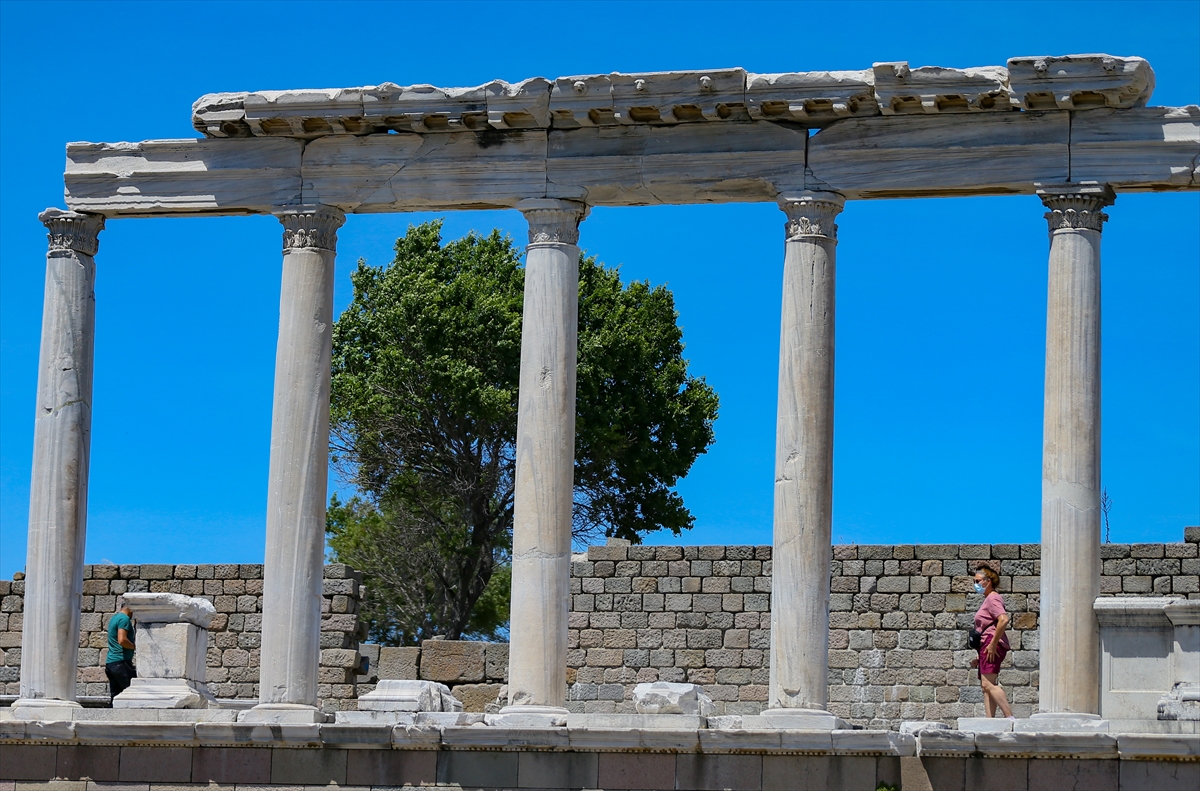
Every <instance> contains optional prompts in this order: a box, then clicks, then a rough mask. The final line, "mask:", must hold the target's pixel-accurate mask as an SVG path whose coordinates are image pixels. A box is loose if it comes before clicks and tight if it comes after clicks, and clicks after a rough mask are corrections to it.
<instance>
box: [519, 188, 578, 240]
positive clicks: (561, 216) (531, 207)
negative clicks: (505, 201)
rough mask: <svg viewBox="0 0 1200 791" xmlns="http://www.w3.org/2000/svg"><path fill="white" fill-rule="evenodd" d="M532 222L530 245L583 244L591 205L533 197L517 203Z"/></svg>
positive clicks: (530, 225)
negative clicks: (581, 229)
mask: <svg viewBox="0 0 1200 791" xmlns="http://www.w3.org/2000/svg"><path fill="white" fill-rule="evenodd" d="M517 209H518V210H520V212H521V213H522V214H524V215H525V219H526V221H528V222H529V243H530V244H579V223H581V222H583V218H584V217H586V216H587V213H588V207H587V206H586V205H584V204H582V203H579V202H578V201H573V200H553V199H531V200H523V201H521V202H520V203H518V204H517Z"/></svg>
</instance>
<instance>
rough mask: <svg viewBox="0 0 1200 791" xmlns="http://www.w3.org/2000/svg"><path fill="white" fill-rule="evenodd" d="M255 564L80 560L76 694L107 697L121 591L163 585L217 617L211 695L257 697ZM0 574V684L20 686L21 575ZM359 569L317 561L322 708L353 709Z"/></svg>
mask: <svg viewBox="0 0 1200 791" xmlns="http://www.w3.org/2000/svg"><path fill="white" fill-rule="evenodd" d="M262 576H263V567H262V565H261V564H246V563H242V564H238V563H227V564H200V565H187V564H181V565H171V564H150V563H146V564H142V565H122V566H85V567H84V572H83V600H82V607H81V610H82V617H81V620H80V635H79V676H78V682H77V686H76V690H77V694H78V695H80V696H81V697H84V698H88V697H91V698H99V697H103V698H107V696H108V680H107V679H106V678H105V675H104V657H105V654H106V652H107V645H108V633H107V629H108V619H109V618H110V617H112V615H113V613H114V612H115V611H116V606H117V597H118V596H119V595H120V594H122V593H125V592H137V591H152V592H158V591H164V592H168V593H182V594H185V595H187V596H198V597H201V598H204V599H208V600H209V601H211V602H212V603H213V606H214V607H216V610H217V615H216V617H214V618H213V622H212V626H211V627H210V628H209V642H208V684H209V689H211V690H212V692H213V694H214V695H216V696H217V697H218V698H239V699H244V700H254V699H257V698H258V663H259V655H258V650H259V642H260V638H261V631H262V590H263V580H262ZM14 577H15V578H14V579H13V580H12V581H11V582H10V581H7V580H0V690H2V691H3V692H4V693H6V694H7V695H16V694H18V692H19V689H20V683H19V682H20V671H21V628H22V623H23V617H24V616H23V610H24V599H25V580H24V575H23V574H19V573H18V574H16V575H14ZM361 583H362V575H361V574H359V573H358V572H357V571H355V570H354V569H352V568H350V567H349V566H346V565H343V564H340V563H334V564H330V565H327V566H325V580H324V593H325V597H324V601H323V603H322V605H321V612H322V615H321V666H320V670H319V673H320V676H319V684H318V687H317V690H318V692H317V694H318V696H319V698H320V703H321V707H322V708H323V709H324V710H326V711H337V710H339V709H353V708H354V707H355V699H356V698H357V690H356V681H357V679H356V676H355V672H356V671H357V670H358V669H359V668H360V666H361V660H360V657H359V652H358V641H359V639H360V638H361V637H365V635H363V634H361V633H360V625H359V620H358V604H359V600H360V599H361V597H362V593H363V590H362V585H361Z"/></svg>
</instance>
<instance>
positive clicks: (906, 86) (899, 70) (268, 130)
mask: <svg viewBox="0 0 1200 791" xmlns="http://www.w3.org/2000/svg"><path fill="white" fill-rule="evenodd" d="M1153 89H1154V71H1153V69H1151V68H1150V64H1149V63H1147V62H1146V61H1145V60H1144V59H1143V58H1136V57H1132V58H1121V57H1114V56H1112V55H1101V54H1094V55H1064V56H1061V57H1052V56H1039V57H1032V58H1011V59H1010V60H1009V61H1008V62H1007V64H1006V66H984V67H979V68H968V69H954V68H945V67H941V66H917V67H913V66H910V65H909V63H908V62H907V61H896V62H889V63H875V64H873V65H872V66H871V68H867V69H862V70H859V71H812V72H786V73H780V74H753V73H750V72H747V71H746V70H745V69H740V68H727V69H712V70H707V71H665V72H643V73H637V74H622V73H619V72H612V73H610V74H589V75H579V76H571V77H558V78H556V79H553V80H547V79H545V78H542V77H532V78H530V79H527V80H523V81H521V82H518V83H508V82H505V81H503V80H493V81H492V82H489V83H486V84H484V85H479V86H476V87H472V88H438V87H434V86H432V85H409V86H402V85H396V84H394V83H383V84H381V85H370V86H365V87H358V88H322V89H317V90H285V91H261V92H241V93H211V94H207V95H205V96H202V97H200V99H198V100H197V101H196V103H195V104H194V105H193V106H192V124H193V126H194V127H195V128H196V130H197V131H199V132H200V133H202V134H204V135H205V136H207V137H298V138H305V139H312V138H316V137H324V136H331V135H372V134H387V133H388V132H389V131H390V132H405V133H411V132H417V133H422V134H424V133H433V134H438V133H444V132H456V131H464V130H469V131H482V130H485V129H548V128H552V127H553V128H556V129H576V128H579V127H588V126H607V125H622V124H626V125H639V124H679V123H696V122H700V123H705V122H710V123H728V122H731V121H734V122H736V121H747V120H752V119H753V120H760V119H765V120H780V121H792V122H799V123H808V122H817V123H820V122H822V121H830V120H835V119H837V118H845V117H851V116H870V115H879V114H881V113H882V114H883V115H931V114H933V115H936V114H963V113H978V112H985V113H987V112H1000V113H1006V112H1012V111H1014V110H1019V109H1026V110H1047V109H1056V110H1078V109H1095V108H1096V107H1111V108H1120V109H1124V108H1129V107H1141V106H1144V105H1145V104H1146V102H1147V100H1148V99H1149V98H1150V94H1151V92H1152V91H1153Z"/></svg>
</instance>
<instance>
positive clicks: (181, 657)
mask: <svg viewBox="0 0 1200 791" xmlns="http://www.w3.org/2000/svg"><path fill="white" fill-rule="evenodd" d="M122 601H124V603H125V604H127V605H128V606H129V609H130V610H131V611H132V612H133V618H134V620H135V621H136V622H137V652H136V654H135V658H134V661H135V662H136V663H137V671H138V675H137V678H135V679H133V681H132V683H131V684H130V685H129V688H128V689H126V690H125V691H124V692H122V693H121V694H120V695H117V696H116V697H115V698H113V702H112V705H113V708H114V709H203V708H207V707H208V706H209V705H212V704H214V703H215V701H214V699H213V696H212V693H211V692H209V691H208V686H207V684H206V680H207V675H208V666H207V661H206V660H207V654H208V625H209V624H210V623H211V622H212V618H213V616H214V615H216V613H217V611H216V608H214V607H213V605H212V602H210V601H208V600H207V599H201V598H196V597H192V596H184V595H182V594H179V593H126V594H125V595H124V596H123V597H122Z"/></svg>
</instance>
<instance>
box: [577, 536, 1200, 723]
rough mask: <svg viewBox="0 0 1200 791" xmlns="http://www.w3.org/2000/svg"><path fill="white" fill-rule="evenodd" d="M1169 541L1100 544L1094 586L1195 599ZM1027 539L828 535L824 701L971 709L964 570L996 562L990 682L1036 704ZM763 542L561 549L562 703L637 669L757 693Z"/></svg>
mask: <svg viewBox="0 0 1200 791" xmlns="http://www.w3.org/2000/svg"><path fill="white" fill-rule="evenodd" d="M1185 539H1186V540H1185V541H1184V542H1183V543H1178V544H1132V545H1131V544H1105V545H1104V546H1103V547H1102V558H1103V569H1102V573H1103V576H1102V577H1101V591H1102V593H1103V594H1106V595H1114V594H1121V595H1134V596H1162V595H1175V596H1181V597H1187V598H1200V557H1198V544H1200V528H1187V530H1186V532H1185ZM1040 555H1041V547H1040V545H1038V544H955V545H921V544H918V545H912V544H905V545H897V546H866V545H862V546H854V545H851V546H835V547H834V548H833V564H832V577H831V579H830V590H831V593H830V614H829V615H830V619H829V627H830V628H829V640H830V650H829V670H830V686H829V699H830V710H831V711H833V712H834V713H835V714H837V715H838V716H841V717H843V718H845V719H847V720H849V721H851V722H853V723H855V724H857V725H863V726H869V727H872V728H893V729H894V728H897V727H898V725H899V723H900V722H901V721H903V720H941V721H944V722H947V723H952V722H953V721H954V719H955V718H957V717H965V716H982V715H983V703H982V700H983V698H982V691H981V689H980V687H979V679H978V676H977V675H976V673H974V672H973V671H971V670H970V668H969V666H968V662H969V661H970V660H971V658H972V657H974V656H975V652H974V651H971V650H970V649H968V648H967V644H966V640H967V629H968V628H970V626H971V624H972V619H973V617H974V613H975V610H976V609H977V608H978V606H979V603H980V598H981V597H980V596H979V595H978V594H975V593H974V592H973V591H972V576H971V575H972V574H973V572H974V569H975V568H976V567H977V565H978V564H981V563H986V564H987V565H989V566H991V567H992V568H994V569H995V570H996V571H997V573H999V574H1000V592H1001V593H1002V594H1003V596H1004V599H1005V604H1006V606H1007V608H1008V611H1009V613H1010V614H1011V616H1012V625H1011V627H1010V631H1009V633H1008V634H1009V640H1010V641H1011V643H1012V648H1013V650H1012V652H1011V653H1010V654H1009V655H1008V657H1007V658H1006V659H1005V662H1004V665H1003V669H1002V671H1001V673H1000V681H1001V683H1002V684H1003V685H1004V686H1005V688H1006V689H1007V691H1008V696H1009V700H1010V701H1011V702H1013V704H1014V705H1013V711H1014V714H1016V715H1017V716H1018V717H1027V716H1029V714H1030V713H1032V712H1033V710H1034V709H1035V706H1036V703H1037V690H1038V670H1037V668H1038V631H1037V629H1038V610H1039V598H1040V597H1039V594H1038V591H1039V587H1040V582H1041V580H1040V576H1039V575H1040V573H1041V568H1040V565H1041V562H1040ZM770 590H771V547H767V546H757V547H755V546H728V547H724V546H690V547H679V546H630V545H628V544H626V543H625V542H622V541H614V540H610V542H609V544H608V545H607V546H599V547H590V548H589V549H588V551H587V553H586V555H583V554H581V555H577V556H575V561H574V563H573V564H572V577H571V593H572V596H571V615H570V631H569V641H570V642H569V648H570V653H569V655H568V664H569V670H568V674H567V678H568V682H569V684H570V687H569V695H568V696H569V703H568V707H569V708H570V709H571V710H572V711H577V712H632V711H633V704H632V691H633V687H634V685H635V684H637V683H639V682H643V681H656V680H661V681H688V682H692V683H696V684H702V685H704V687H705V690H706V691H707V692H708V694H709V695H710V696H712V698H713V700H714V701H715V702H716V703H717V708H718V713H727V714H737V713H743V714H744V713H757V712H759V711H761V710H762V708H763V707H764V706H765V704H766V699H767V683H768V666H769V662H770V657H769V648H770V641H771V634H770V617H771V613H770V609H771V601H770V598H771V597H770Z"/></svg>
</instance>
